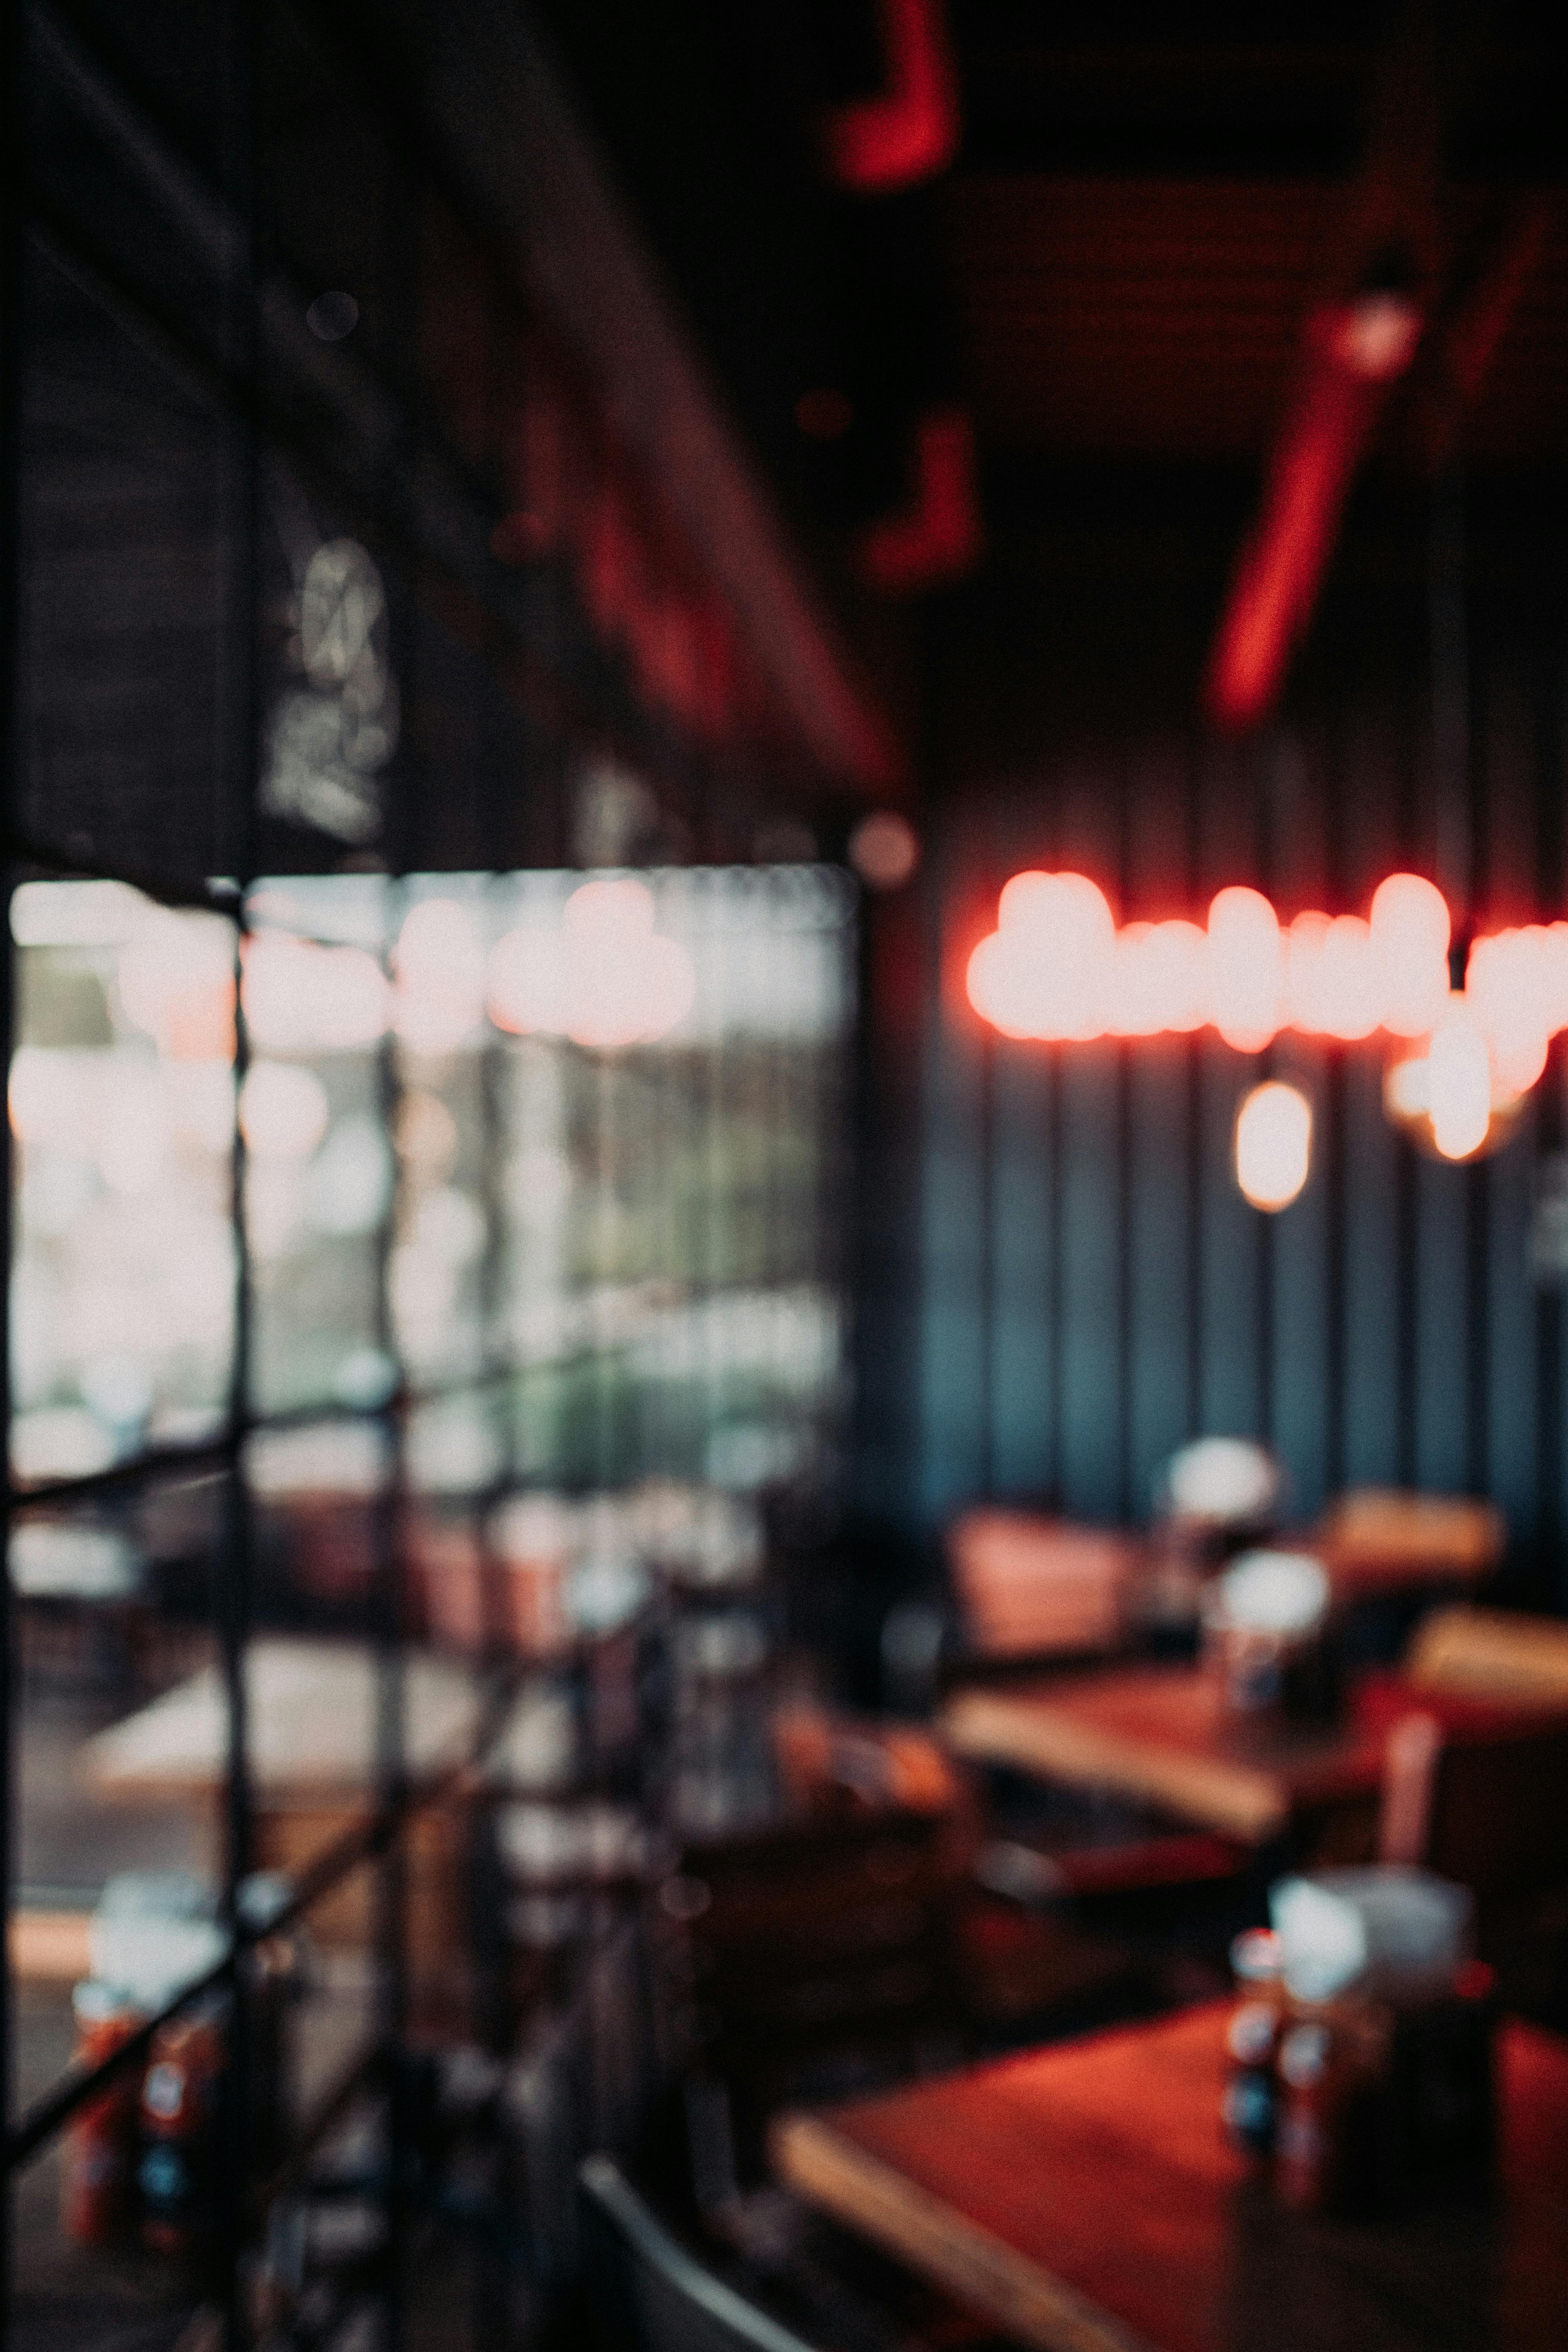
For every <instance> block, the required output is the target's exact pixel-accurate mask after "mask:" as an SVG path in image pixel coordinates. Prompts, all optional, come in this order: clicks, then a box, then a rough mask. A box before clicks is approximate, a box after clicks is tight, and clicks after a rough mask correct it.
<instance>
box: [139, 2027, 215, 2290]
mask: <svg viewBox="0 0 1568 2352" xmlns="http://www.w3.org/2000/svg"><path fill="white" fill-rule="evenodd" d="M222 2069H223V2034H222V2031H221V2028H220V2025H219V2023H218V2020H217V2017H216V2014H215V2013H214V2012H213V2011H211V2010H210V2009H207V2010H198V2011H194V2012H193V2013H192V2014H190V2015H188V2016H184V2017H178V2018H174V2019H172V2020H171V2021H170V2022H169V2023H168V2024H167V2025H164V2026H161V2027H160V2028H159V2030H158V2032H157V2033H156V2034H155V2035H154V2037H153V2048H152V2052H151V2053H150V2056H149V2060H148V2065H147V2072H146V2074H145V2076H144V2077H143V2079H142V2103H141V2120H142V2161H141V2164H140V2166H139V2167H138V2169H137V2181H138V2184H139V2186H140V2188H141V2190H142V2242H143V2243H144V2244H145V2245H147V2246H148V2247H150V2248H151V2249H152V2251H153V2252H154V2253H160V2254H184V2253H189V2252H191V2251H192V2250H193V2249H194V2248H195V2247H196V2246H198V2245H199V2244H200V2243H201V2242H202V2240H203V2238H204V2237H205V2234H206V2231H207V2226H208V2222H209V2221H210V2218H211V2162H210V2157H211V2143H212V2133H213V2124H214V2119H215V2116H216V2105H217V2094H218V2084H219V2079H220V2076H221V2074H222Z"/></svg>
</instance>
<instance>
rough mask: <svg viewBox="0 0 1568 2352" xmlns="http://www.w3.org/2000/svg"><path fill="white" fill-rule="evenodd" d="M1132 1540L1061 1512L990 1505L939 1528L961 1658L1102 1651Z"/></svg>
mask: <svg viewBox="0 0 1568 2352" xmlns="http://www.w3.org/2000/svg"><path fill="white" fill-rule="evenodd" d="M1137 1556H1138V1548H1137V1546H1136V1545H1135V1544H1134V1543H1133V1542H1131V1540H1130V1539H1129V1538H1127V1537H1125V1536H1121V1535H1117V1534H1115V1533H1113V1532H1110V1531H1109V1530H1107V1529H1105V1528H1089V1527H1079V1526H1076V1525H1074V1523H1073V1522H1072V1521H1070V1520H1068V1519H1055V1518H1045V1517H1038V1516H1037V1515H1035V1514H1033V1513H1030V1512H1026V1511H1014V1510H1000V1509H995V1508H993V1507H985V1508H975V1509H973V1510H968V1511H964V1512H962V1513H961V1514H960V1515H959V1517H957V1518H956V1519H954V1520H953V1522H952V1526H951V1527H950V1528H949V1529H948V1531H947V1557H948V1565H949V1569H950V1571H951V1575H952V1588H953V1595H954V1598H955V1600H956V1602H957V1605H958V1612H959V1620H960V1632H961V1640H962V1644H963V1648H962V1653H961V1664H963V1665H981V1666H985V1665H989V1666H1002V1665H1008V1666H1016V1665H1021V1664H1026V1663H1028V1662H1030V1661H1037V1660H1039V1659H1042V1658H1065V1657H1084V1656H1094V1655H1102V1654H1105V1653H1107V1652H1109V1651H1111V1650H1114V1649H1115V1648H1116V1647H1117V1646H1118V1645H1119V1643H1121V1638H1122V1633H1123V1625H1124V1617H1125V1611H1126V1604H1127V1595H1128V1591H1129V1588H1130V1585H1131V1580H1132V1575H1133V1570H1134V1567H1135V1564H1136V1560H1137Z"/></svg>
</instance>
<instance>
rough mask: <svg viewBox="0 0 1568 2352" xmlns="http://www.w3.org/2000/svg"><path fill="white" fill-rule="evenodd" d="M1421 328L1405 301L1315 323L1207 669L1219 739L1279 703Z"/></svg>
mask: <svg viewBox="0 0 1568 2352" xmlns="http://www.w3.org/2000/svg"><path fill="white" fill-rule="evenodd" d="M1420 323H1421V322H1420V313H1419V312H1418V310H1416V308H1415V304H1414V303H1413V302H1411V301H1410V300H1409V299H1407V298H1405V297H1404V296H1402V295H1395V294H1377V293H1373V294H1365V295H1363V296H1361V297H1359V298H1358V299H1355V300H1353V301H1351V302H1346V303H1327V304H1324V305H1322V306H1321V308H1320V309H1319V310H1315V311H1314V312H1313V313H1312V316H1311V318H1310V320H1309V321H1308V325H1307V331H1306V335H1305V338H1304V342H1305V348H1304V351H1303V354H1302V359H1301V362H1300V374H1299V378H1298V383H1297V388H1296V392H1295V394H1294V397H1293V398H1292V400H1291V402H1290V404H1289V408H1288V410H1287V411H1286V415H1285V421H1284V425H1283V427H1282V429H1281V432H1280V436H1279V441H1278V443H1277V444H1276V446H1275V449H1274V454H1273V457H1272V459H1271V460H1270V463H1269V468H1268V481H1267V483H1266V485H1265V488H1264V494H1263V504H1262V509H1261V511H1260V512H1259V515H1258V520H1257V523H1256V524H1255V525H1254V527H1253V529H1252V530H1251V531H1250V532H1249V533H1248V535H1247V540H1246V541H1245V542H1244V544H1243V546H1242V550H1241V554H1240V557H1239V559H1238V562H1237V569H1236V575H1235V578H1234V580H1233V581H1232V583H1231V592H1230V597H1229V601H1228V603H1227V604H1226V609H1225V613H1224V614H1223V616H1222V618H1221V621H1220V625H1219V628H1218V631H1217V632H1216V634H1215V643H1214V649H1213V651H1212V653H1211V655H1210V657H1209V667H1208V673H1207V677H1206V678H1205V687H1204V701H1205V708H1206V709H1207V711H1208V714H1209V717H1210V718H1211V719H1214V720H1215V723H1216V724H1217V725H1219V726H1221V727H1225V728H1228V729H1233V730H1240V729H1243V728H1247V727H1251V726H1254V725H1256V723H1257V722H1258V719H1261V718H1262V717H1263V716H1264V714H1265V712H1266V711H1267V710H1268V708H1269V706H1270V704H1271V703H1272V702H1273V700H1274V698H1275V696H1276V694H1277V693H1278V692H1279V686H1280V682H1281V680H1282V679H1283V677H1284V674H1285V667H1286V664H1287V662H1288V661H1289V657H1290V654H1291V651H1292V648H1293V647H1294V646H1295V644H1296V641H1297V639H1298V637H1299V636H1300V634H1301V632H1302V630H1303V629H1304V628H1305V626H1306V625H1307V622H1308V620H1309V619H1310V616H1311V611H1312V606H1313V604H1314V601H1315V600H1316V597H1317V593H1318V583H1319V582H1320V580H1321V577H1322V574H1323V570H1324V567H1325V565H1326V564H1327V562H1328V559H1329V554H1330V551H1331V549H1332V546H1333V542H1334V536H1335V533H1336V531H1337V530H1338V528H1339V520H1340V510H1341V509H1342V506H1343V504H1344V499H1345V493H1346V491H1347V490H1348V488H1349V487H1350V483H1351V478H1352V475H1353V474H1354V472H1355V469H1356V466H1357V464H1358V463H1359V461H1360V458H1361V456H1362V452H1363V449H1364V448H1365V446H1366V445H1367V442H1368V440H1369V439H1370V438H1371V436H1372V432H1373V426H1374V425H1375V424H1376V422H1377V419H1378V416H1379V415H1380V413H1381V411H1382V408H1383V405H1384V401H1385V399H1386V398H1387V395H1388V391H1389V388H1390V386H1391V385H1392V384H1393V383H1394V381H1395V380H1396V378H1397V377H1399V376H1400V375H1402V374H1403V373H1404V372H1405V369H1406V367H1408V365H1409V363H1410V360H1411V358H1412V356H1413V354H1414V352H1415V344H1416V341H1417V339H1418V337H1419V334H1420Z"/></svg>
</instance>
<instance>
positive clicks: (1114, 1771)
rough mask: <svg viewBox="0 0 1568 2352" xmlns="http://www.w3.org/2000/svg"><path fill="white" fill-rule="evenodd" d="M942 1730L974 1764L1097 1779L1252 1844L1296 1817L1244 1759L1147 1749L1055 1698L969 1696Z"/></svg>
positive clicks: (952, 1703)
mask: <svg viewBox="0 0 1568 2352" xmlns="http://www.w3.org/2000/svg"><path fill="white" fill-rule="evenodd" d="M941 1728H942V1734H943V1736H944V1738H946V1739H947V1741H948V1743H949V1745H950V1746H951V1747H952V1748H954V1749H955V1751H956V1752H957V1753H958V1754H959V1755H960V1756H964V1757H967V1758H968V1759H970V1761H971V1762H973V1763H994V1764H1011V1765H1014V1766H1016V1767H1018V1768H1020V1769H1023V1770H1025V1771H1036V1772H1045V1773H1051V1772H1060V1773H1062V1774H1063V1775H1064V1776H1065V1775H1068V1774H1074V1775H1080V1776H1088V1777H1092V1778H1093V1779H1095V1780H1099V1781H1100V1782H1101V1783H1103V1785H1104V1786H1105V1787H1107V1788H1111V1789H1117V1790H1121V1792H1122V1793H1123V1794H1125V1795H1128V1796H1131V1797H1137V1798H1141V1799H1142V1800H1144V1801H1146V1802H1150V1803H1155V1804H1160V1805H1163V1806H1164V1807H1165V1808H1166V1809H1167V1810H1169V1811H1176V1812H1182V1811H1185V1812H1187V1813H1189V1814H1190V1815H1192V1817H1193V1818H1194V1819H1195V1820H1198V1821H1201V1822H1204V1823H1205V1825H1206V1826H1208V1827H1209V1828H1212V1829H1215V1830H1219V1831H1222V1832H1228V1833H1229V1834H1230V1835H1231V1836H1233V1837H1238V1838H1241V1839H1243V1840H1245V1841H1247V1842H1248V1843H1262V1842H1264V1841H1265V1840H1267V1839H1268V1838H1270V1837H1273V1836H1274V1835H1275V1834H1276V1833H1277V1832H1279V1831H1280V1830H1282V1829H1283V1828H1284V1827H1285V1824H1286V1822H1288V1820H1289V1805H1288V1804H1286V1803H1284V1802H1283V1801H1281V1799H1280V1797H1279V1791H1278V1790H1277V1789H1276V1788H1275V1786H1274V1784H1273V1782H1272V1780H1270V1779H1269V1777H1268V1775H1267V1774H1266V1773H1263V1772H1261V1771H1255V1770H1254V1769H1252V1768H1251V1767H1250V1766H1248V1765H1247V1764H1245V1763H1242V1762H1237V1763H1234V1764H1233V1763H1229V1762H1226V1761H1225V1760H1223V1759H1209V1758H1206V1757H1198V1756H1182V1755H1179V1754H1177V1753H1176V1751H1174V1750H1173V1749H1170V1750H1168V1749H1165V1748H1159V1749H1157V1750H1155V1749H1145V1748H1142V1746H1141V1745H1140V1743H1139V1742H1138V1741H1137V1740H1135V1739H1130V1738H1124V1737H1122V1736H1120V1735H1118V1736H1115V1737H1112V1736H1111V1735H1110V1734H1109V1733H1104V1732H1100V1731H1098V1730H1096V1729H1095V1728H1094V1727H1093V1726H1092V1725H1089V1724H1083V1723H1080V1722H1079V1721H1078V1720H1077V1719H1076V1718H1073V1717H1068V1716H1066V1715H1064V1714H1062V1713H1061V1712H1060V1711H1059V1710H1053V1709H1052V1707H1051V1706H1050V1703H1049V1701H1048V1700H1044V1701H1042V1700H1038V1699H1033V1700H1024V1699H1021V1698H1015V1697H1011V1696H1006V1695H1005V1694H1003V1693H1001V1692H992V1691H962V1692H960V1693H959V1694H958V1696H956V1697H955V1698H952V1699H950V1700H949V1701H948V1703H947V1705H946V1706H945V1707H944V1708H943V1709H942V1721H941Z"/></svg>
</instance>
